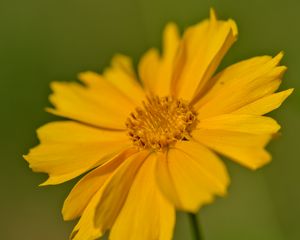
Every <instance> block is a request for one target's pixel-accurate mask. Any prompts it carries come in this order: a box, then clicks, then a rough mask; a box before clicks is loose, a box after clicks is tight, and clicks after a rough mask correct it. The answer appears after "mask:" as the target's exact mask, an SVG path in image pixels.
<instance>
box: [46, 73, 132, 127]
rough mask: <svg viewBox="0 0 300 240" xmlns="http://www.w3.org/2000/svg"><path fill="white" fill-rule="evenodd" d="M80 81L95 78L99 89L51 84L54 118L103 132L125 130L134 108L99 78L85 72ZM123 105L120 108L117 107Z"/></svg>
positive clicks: (70, 84)
mask: <svg viewBox="0 0 300 240" xmlns="http://www.w3.org/2000/svg"><path fill="white" fill-rule="evenodd" d="M80 78H82V79H83V78H88V79H92V78H96V79H98V81H99V82H101V85H102V88H100V87H99V88H91V87H84V86H82V85H80V84H77V83H63V82H54V83H52V84H51V87H52V89H53V94H52V95H50V101H51V103H52V104H53V105H54V107H55V109H50V110H49V111H50V112H51V113H53V114H56V115H59V116H63V117H67V118H71V119H74V120H78V121H81V122H84V123H87V124H90V125H95V126H98V127H103V128H112V129H125V121H126V119H127V117H128V115H129V113H130V112H131V111H132V110H133V109H134V107H135V105H134V103H132V102H131V101H130V100H129V99H128V98H127V97H126V96H124V95H123V94H121V93H120V91H118V90H117V89H116V88H114V87H113V86H112V85H111V84H110V83H109V82H108V81H105V80H103V79H101V76H100V75H97V74H95V73H91V72H87V73H82V74H81V75H80ZM120 103H122V104H120Z"/></svg>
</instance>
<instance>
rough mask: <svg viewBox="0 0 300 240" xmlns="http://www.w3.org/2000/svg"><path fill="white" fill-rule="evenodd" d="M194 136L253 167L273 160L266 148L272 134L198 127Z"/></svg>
mask: <svg viewBox="0 0 300 240" xmlns="http://www.w3.org/2000/svg"><path fill="white" fill-rule="evenodd" d="M193 138H194V139H196V140H197V141H198V142H200V143H202V144H203V145H205V146H207V147H209V148H211V149H213V150H215V151H217V152H218V153H220V154H223V155H225V156H227V157H229V158H231V159H233V160H234V161H236V162H238V163H240V164H242V165H243V166H245V167H248V168H251V169H257V168H259V167H261V166H263V165H265V164H266V163H268V162H269V161H270V160H271V156H270V155H269V154H268V152H267V151H266V150H265V149H264V147H265V145H266V144H267V143H268V141H269V140H270V139H271V137H270V135H255V134H249V133H241V132H230V131H224V130H207V129H197V130H194V131H193Z"/></svg>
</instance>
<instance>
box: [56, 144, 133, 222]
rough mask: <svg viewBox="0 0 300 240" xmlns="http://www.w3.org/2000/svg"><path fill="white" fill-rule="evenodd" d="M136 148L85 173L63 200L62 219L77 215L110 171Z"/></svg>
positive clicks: (109, 174)
mask: <svg viewBox="0 0 300 240" xmlns="http://www.w3.org/2000/svg"><path fill="white" fill-rule="evenodd" d="M135 152H136V150H134V149H133V148H129V149H126V150H124V151H123V152H121V153H120V154H118V155H117V156H116V157H114V158H112V159H111V160H110V161H108V162H107V163H105V164H103V165H101V166H99V167H98V168H96V169H95V170H92V171H91V172H90V173H88V174H87V175H85V176H84V177H83V178H82V179H81V180H80V181H79V182H78V183H77V184H76V185H75V187H74V188H73V189H72V191H71V192H70V194H69V195H68V197H67V199H66V200H65V202H64V206H63V210H62V214H63V216H64V220H71V219H74V218H76V217H79V216H80V215H81V214H82V212H83V211H84V209H85V208H86V206H87V205H88V203H89V202H90V200H91V199H92V197H93V196H94V195H95V194H96V192H97V191H98V190H99V189H100V188H101V187H102V186H103V184H104V182H105V181H106V180H107V179H108V178H109V176H111V174H112V172H113V171H114V170H115V169H117V167H118V166H119V165H120V164H121V163H122V162H123V161H124V160H125V159H127V158H128V157H129V156H131V155H132V154H133V153H135Z"/></svg>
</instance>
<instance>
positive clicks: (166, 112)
mask: <svg viewBox="0 0 300 240" xmlns="http://www.w3.org/2000/svg"><path fill="white" fill-rule="evenodd" d="M196 125H197V113H196V111H194V110H193V109H192V107H191V106H189V104H188V103H187V102H185V101H183V100H180V99H175V98H172V97H161V98H160V97H157V96H151V97H147V100H146V101H143V107H138V108H136V109H135V111H134V112H132V113H131V114H130V115H129V117H128V118H127V120H126V126H127V128H128V134H129V137H130V138H131V140H132V141H133V143H134V145H136V146H138V147H139V148H141V149H152V150H164V149H166V148H167V147H168V146H170V145H174V144H175V143H176V142H177V141H183V140H188V139H189V137H190V133H191V131H192V130H193V129H194V128H195V127H196Z"/></svg>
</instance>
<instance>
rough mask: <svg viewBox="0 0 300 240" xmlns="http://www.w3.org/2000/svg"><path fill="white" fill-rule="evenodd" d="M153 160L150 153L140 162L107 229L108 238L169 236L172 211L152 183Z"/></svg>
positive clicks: (167, 238)
mask: <svg viewBox="0 0 300 240" xmlns="http://www.w3.org/2000/svg"><path fill="white" fill-rule="evenodd" d="M156 161H157V157H156V155H155V154H152V155H151V156H150V157H148V158H147V160H146V161H145V162H144V163H143V166H142V167H141V168H140V170H139V172H138V174H137V176H136V177H135V179H134V182H133V184H132V186H131V189H130V191H129V194H128V197H127V199H126V202H125V204H124V206H123V208H122V210H121V212H120V214H119V216H118V218H117V220H116V222H115V223H114V225H113V227H112V229H111V231H110V235H109V239H112V240H118V239H126V240H140V239H143V240H153V239H156V240H170V239H172V233H173V228H174V224H175V211H174V207H173V206H172V205H171V204H170V203H169V202H168V201H167V200H166V199H165V198H164V196H162V194H161V192H160V190H159V188H158V186H157V184H156V181H155V175H154V173H155V169H154V167H155V164H156ZM128 221H130V224H128Z"/></svg>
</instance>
